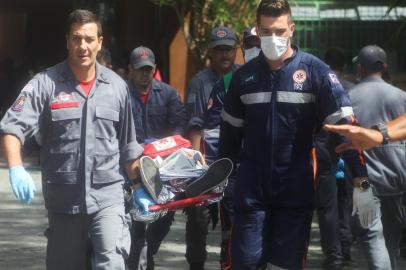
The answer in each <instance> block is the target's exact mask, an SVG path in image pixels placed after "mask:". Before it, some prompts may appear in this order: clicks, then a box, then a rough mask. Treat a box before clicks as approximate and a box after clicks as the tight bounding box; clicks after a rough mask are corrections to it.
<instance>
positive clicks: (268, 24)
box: [257, 14, 295, 69]
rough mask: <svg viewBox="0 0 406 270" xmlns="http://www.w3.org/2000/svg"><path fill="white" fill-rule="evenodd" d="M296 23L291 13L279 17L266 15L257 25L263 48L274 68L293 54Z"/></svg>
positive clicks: (278, 66)
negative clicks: (292, 45)
mask: <svg viewBox="0 0 406 270" xmlns="http://www.w3.org/2000/svg"><path fill="white" fill-rule="evenodd" d="M294 31H295V24H294V23H293V22H292V20H291V18H290V16H289V15H287V14H285V15H282V16H279V17H273V16H272V17H269V16H264V17H263V18H262V19H261V23H260V24H259V25H258V26H257V32H258V35H259V37H260V39H261V48H262V51H263V52H264V55H265V57H266V58H267V59H268V62H269V63H270V65H271V68H272V69H278V68H280V66H281V65H282V63H283V61H284V60H285V59H287V58H289V57H291V56H292V55H293V52H294V51H293V49H292V47H291V38H292V36H293V32H294Z"/></svg>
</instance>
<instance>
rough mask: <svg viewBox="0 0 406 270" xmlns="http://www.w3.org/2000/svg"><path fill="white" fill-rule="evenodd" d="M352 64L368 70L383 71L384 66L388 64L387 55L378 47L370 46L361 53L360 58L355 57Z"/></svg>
mask: <svg viewBox="0 0 406 270" xmlns="http://www.w3.org/2000/svg"><path fill="white" fill-rule="evenodd" d="M352 62H353V63H359V64H360V65H361V66H363V67H365V68H368V69H373V70H376V69H380V68H381V69H382V68H383V64H386V53H385V51H384V50H383V49H382V48H381V47H379V46H377V45H368V46H365V47H364V48H362V49H361V50H360V51H359V53H358V56H356V57H354V58H353V59H352Z"/></svg>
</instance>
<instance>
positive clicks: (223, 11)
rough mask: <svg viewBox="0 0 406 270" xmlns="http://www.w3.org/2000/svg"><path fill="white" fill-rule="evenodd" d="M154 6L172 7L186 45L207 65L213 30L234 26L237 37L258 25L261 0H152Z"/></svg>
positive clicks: (202, 64)
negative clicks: (219, 27)
mask: <svg viewBox="0 0 406 270" xmlns="http://www.w3.org/2000/svg"><path fill="white" fill-rule="evenodd" d="M150 1H151V2H153V3H154V4H155V5H159V6H170V7H172V8H173V9H174V10H175V13H176V16H177V18H178V21H179V25H180V29H181V31H182V33H183V34H184V36H185V39H186V42H187V45H188V47H189V49H190V51H191V52H192V54H193V55H194V57H195V58H196V59H197V60H198V61H200V64H201V66H204V65H205V64H206V62H207V58H208V55H207V43H208V38H209V35H210V31H211V29H213V28H214V27H216V26H220V25H223V26H228V27H231V28H232V29H233V30H234V31H235V32H236V33H237V35H239V34H241V33H242V32H243V31H244V29H245V28H246V27H249V26H253V25H254V24H255V11H256V7H257V5H258V3H259V1H258V0H229V1H225V0H150Z"/></svg>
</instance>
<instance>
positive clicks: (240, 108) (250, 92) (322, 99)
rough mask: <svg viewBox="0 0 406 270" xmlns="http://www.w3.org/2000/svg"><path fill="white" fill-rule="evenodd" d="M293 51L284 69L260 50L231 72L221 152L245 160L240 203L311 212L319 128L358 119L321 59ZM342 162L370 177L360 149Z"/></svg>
mask: <svg viewBox="0 0 406 270" xmlns="http://www.w3.org/2000/svg"><path fill="white" fill-rule="evenodd" d="M293 48H294V55H293V56H292V57H290V58H289V59H286V60H285V62H284V64H283V66H282V68H281V69H279V70H270V68H269V66H268V64H267V61H266V59H265V56H264V55H263V53H261V54H260V55H259V56H258V57H256V58H254V59H253V60H251V61H250V62H248V63H246V64H245V65H244V66H242V67H241V68H239V69H238V70H237V71H236V72H235V73H234V76H233V79H232V81H231V85H230V89H229V91H228V92H227V95H226V99H225V103H224V107H223V111H222V119H223V122H222V124H221V131H220V148H219V155H220V157H229V158H231V159H233V160H236V158H237V157H238V160H239V161H240V167H239V169H238V171H237V176H236V177H237V178H236V183H235V190H234V191H235V194H234V195H235V198H239V199H238V201H235V203H238V204H239V205H240V206H241V204H242V205H245V206H244V207H257V204H258V203H265V204H268V203H276V202H277V203H278V204H279V205H281V206H283V207H313V199H314V186H313V168H312V156H311V150H312V147H313V135H314V133H315V130H317V129H320V127H321V125H322V124H324V123H349V122H351V121H352V119H353V111H352V107H351V104H350V100H349V98H348V95H347V93H346V91H345V90H344V89H343V87H342V86H341V84H340V82H339V80H338V78H337V76H336V75H335V74H334V73H332V72H331V70H330V69H329V67H328V66H327V65H326V64H324V63H323V62H322V61H320V60H319V59H318V58H316V57H314V56H312V55H310V54H307V53H304V52H301V51H300V50H298V49H297V48H296V47H293ZM241 145H242V147H241ZM344 158H345V160H346V162H347V164H348V165H349V166H350V167H351V168H352V171H353V175H354V177H357V176H366V168H365V165H364V164H363V163H362V159H361V158H360V156H359V155H358V153H357V152H356V151H348V152H347V153H346V154H345V157H344Z"/></svg>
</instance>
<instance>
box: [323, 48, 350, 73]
mask: <svg viewBox="0 0 406 270" xmlns="http://www.w3.org/2000/svg"><path fill="white" fill-rule="evenodd" d="M324 61H325V62H326V64H327V65H329V66H330V68H331V69H332V70H338V71H340V72H341V71H343V69H344V65H345V54H344V52H343V50H341V49H340V48H329V49H328V50H327V51H326V53H325V54H324Z"/></svg>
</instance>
